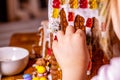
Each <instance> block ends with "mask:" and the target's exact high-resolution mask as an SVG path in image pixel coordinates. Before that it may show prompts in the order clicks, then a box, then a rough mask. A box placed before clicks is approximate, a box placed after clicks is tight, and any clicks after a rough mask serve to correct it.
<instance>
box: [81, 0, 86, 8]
mask: <svg viewBox="0 0 120 80" xmlns="http://www.w3.org/2000/svg"><path fill="white" fill-rule="evenodd" d="M80 8H88V0H80Z"/></svg>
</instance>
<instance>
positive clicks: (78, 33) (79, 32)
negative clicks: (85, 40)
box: [75, 29, 85, 37]
mask: <svg viewBox="0 0 120 80" xmlns="http://www.w3.org/2000/svg"><path fill="white" fill-rule="evenodd" d="M75 34H77V35H80V36H84V37H85V32H84V31H83V30H81V29H78V30H77V31H76V32H75Z"/></svg>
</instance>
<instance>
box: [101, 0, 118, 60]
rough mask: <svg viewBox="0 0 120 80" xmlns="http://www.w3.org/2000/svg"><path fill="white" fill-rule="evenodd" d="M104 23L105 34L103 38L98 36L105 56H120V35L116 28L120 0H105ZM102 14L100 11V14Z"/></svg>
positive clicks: (109, 57)
mask: <svg viewBox="0 0 120 80" xmlns="http://www.w3.org/2000/svg"><path fill="white" fill-rule="evenodd" d="M105 8H106V9H105V10H106V13H105V16H104V18H105V23H106V28H107V29H106V32H107V35H106V37H105V39H103V38H102V37H101V36H100V45H101V48H102V49H103V51H104V53H105V56H107V58H108V59H111V58H112V57H118V56H120V46H119V45H120V40H119V39H118V37H120V33H118V32H120V31H119V30H116V29H117V28H118V27H119V26H120V25H119V21H120V15H119V13H120V0H106V5H105ZM100 15H102V13H101V14H100Z"/></svg>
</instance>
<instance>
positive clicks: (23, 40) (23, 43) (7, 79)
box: [2, 33, 39, 80]
mask: <svg viewBox="0 0 120 80" xmlns="http://www.w3.org/2000/svg"><path fill="white" fill-rule="evenodd" d="M38 42H39V35H38V34H37V33H16V34H13V35H12V36H11V40H10V44H9V46H16V47H22V48H25V49H27V50H29V53H30V54H31V53H32V46H33V45H35V44H38ZM28 65H30V61H29V63H28ZM22 74H23V72H21V73H20V74H17V75H14V76H3V77H2V80H16V79H21V78H22Z"/></svg>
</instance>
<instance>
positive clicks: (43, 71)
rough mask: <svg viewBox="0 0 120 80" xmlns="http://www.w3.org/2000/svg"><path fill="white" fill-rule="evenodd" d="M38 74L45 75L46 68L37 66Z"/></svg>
mask: <svg viewBox="0 0 120 80" xmlns="http://www.w3.org/2000/svg"><path fill="white" fill-rule="evenodd" d="M36 69H37V72H38V73H40V74H43V73H45V72H46V68H45V67H44V66H36Z"/></svg>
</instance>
